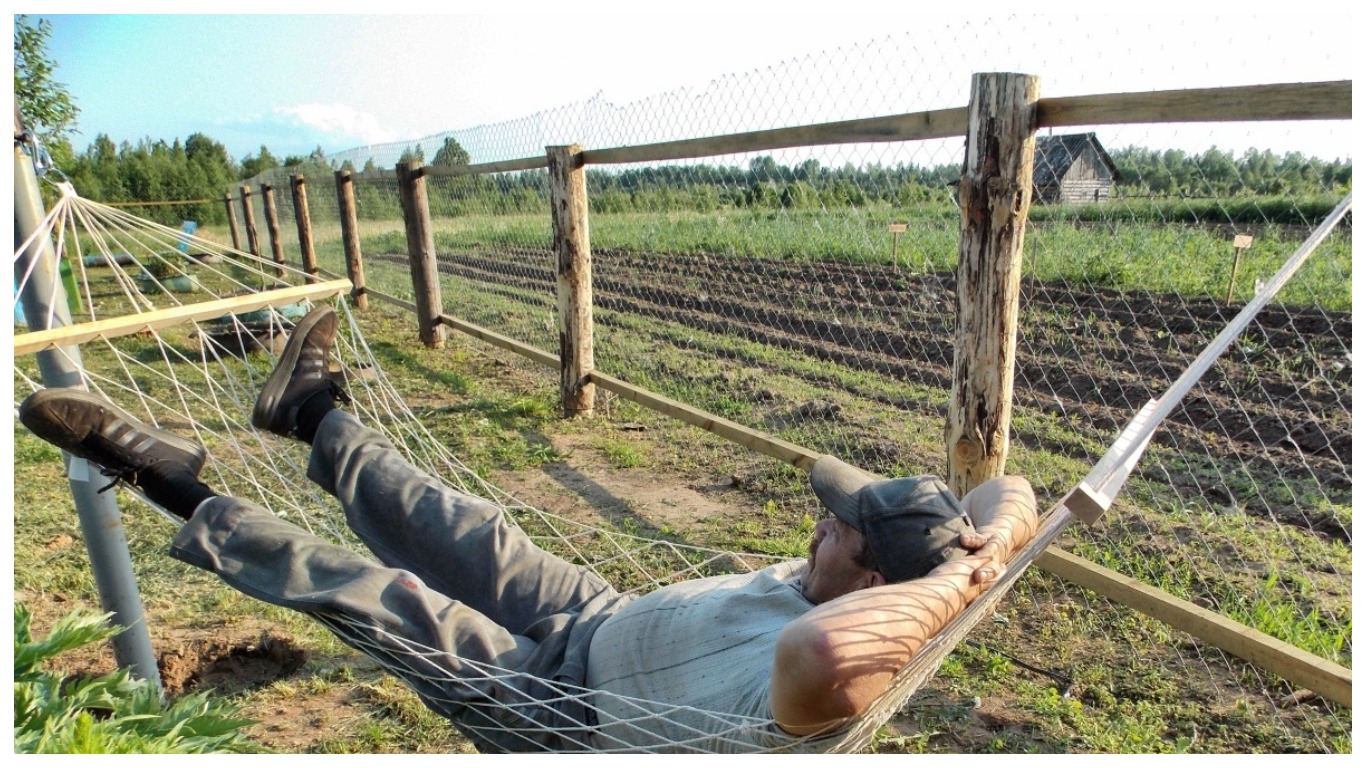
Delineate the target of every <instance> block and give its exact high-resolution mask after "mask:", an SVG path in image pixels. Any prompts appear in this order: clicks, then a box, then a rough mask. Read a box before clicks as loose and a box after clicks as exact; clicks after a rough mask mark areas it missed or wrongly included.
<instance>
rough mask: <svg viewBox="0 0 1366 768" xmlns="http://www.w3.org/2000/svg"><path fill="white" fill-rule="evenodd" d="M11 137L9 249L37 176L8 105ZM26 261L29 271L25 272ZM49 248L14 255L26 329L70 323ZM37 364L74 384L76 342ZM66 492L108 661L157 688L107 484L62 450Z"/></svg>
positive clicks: (35, 219)
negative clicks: (107, 616)
mask: <svg viewBox="0 0 1366 768" xmlns="http://www.w3.org/2000/svg"><path fill="white" fill-rule="evenodd" d="M14 117H15V121H14V122H15V126H14V128H15V130H14V135H15V142H14V247H15V248H16V249H17V248H18V247H19V246H20V245H22V244H23V243H24V242H25V241H26V240H28V238H29V237H31V236H32V235H33V233H34V232H36V231H38V228H39V226H40V225H41V224H42V220H43V217H44V215H45V212H44V209H43V199H42V196H41V194H40V192H39V188H38V177H37V175H36V173H35V171H34V168H33V159H32V158H31V157H30V156H29V154H28V151H26V150H27V148H28V147H29V146H31V145H29V144H28V143H27V142H23V141H20V137H21V136H23V135H24V132H23V130H22V123H21V122H20V119H19V114H18V112H17V110H16V112H15V116H14ZM30 264H32V271H31V272H29V268H30ZM57 270H58V266H57V254H56V253H55V252H54V251H53V248H52V241H51V240H50V239H49V238H47V237H40V238H36V239H35V240H34V242H33V244H31V245H30V246H29V247H28V248H27V249H25V251H24V253H23V254H21V255H20V257H19V258H17V259H15V262H14V274H15V278H16V280H18V279H19V278H21V277H22V276H23V275H24V274H25V273H28V274H29V278H28V280H27V281H26V282H25V284H24V289H23V292H22V293H21V295H20V296H21V299H22V301H23V304H24V316H25V319H26V320H27V322H28V327H29V330H31V331H40V330H46V329H47V327H48V320H49V318H51V322H52V325H53V326H54V327H61V326H66V325H71V313H70V310H68V309H67V304H66V291H65V290H64V289H63V287H62V283H61V280H60V279H59V277H58V274H57ZM36 354H37V359H38V369H39V371H40V373H41V374H42V378H43V384H44V385H45V386H48V387H80V386H82V382H81V374H80V361H81V359H80V349H79V348H78V347H76V346H70V347H64V348H62V349H60V350H48V351H44V352H38V353H36ZM63 459H64V460H65V462H66V469H67V478H68V481H69V483H70V485H71V495H72V497H73V498H74V499H75V502H76V514H77V517H78V518H79V520H80V525H81V533H82V534H83V536H84V538H85V548H86V552H87V553H88V554H89V556H90V567H91V570H92V571H93V573H94V576H95V585H96V587H97V588H98V589H99V593H100V605H102V606H103V608H104V610H106V611H109V612H112V613H113V614H114V618H113V621H114V622H115V623H117V624H118V625H119V626H122V627H125V629H124V631H123V632H120V633H119V634H117V635H115V636H114V638H113V640H112V641H111V642H112V644H113V646H114V660H115V662H116V663H117V664H118V665H119V666H120V667H131V668H132V670H133V673H134V674H135V675H137V676H138V677H141V678H144V679H146V680H151V681H152V682H154V683H155V684H156V685H157V688H158V689H160V687H161V676H160V674H159V673H158V672H157V662H156V654H155V653H154V652H153V651H152V639H151V635H150V634H149V633H148V631H147V620H146V617H145V616H144V615H143V612H142V597H141V596H140V595H139V594H138V588H137V580H136V577H135V576H134V575H133V561H132V558H131V557H130V556H129V554H128V539H127V537H126V536H125V535H124V530H123V521H122V519H121V517H120V515H119V507H118V503H117V501H116V500H115V498H114V492H113V490H112V489H111V490H109V491H108V492H105V493H99V489H100V488H102V487H103V486H104V485H106V484H107V482H108V481H107V480H106V479H105V477H104V476H103V475H100V474H99V473H98V472H97V471H94V470H93V468H92V467H91V465H90V464H89V463H88V462H86V461H85V460H84V459H79V458H76V457H74V456H70V455H67V454H63Z"/></svg>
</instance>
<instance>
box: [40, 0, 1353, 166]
mask: <svg viewBox="0 0 1366 768" xmlns="http://www.w3.org/2000/svg"><path fill="white" fill-rule="evenodd" d="M49 5H51V6H53V7H55V8H58V9H61V10H67V9H68V8H69V9H71V10H79V8H80V7H81V6H87V7H95V4H92V3H59V4H49ZM142 5H148V4H142ZM401 5H402V4H400V5H399V6H389V7H401ZM62 6H67V8H62ZM73 6H74V7H73ZM257 6H262V4H260V3H247V6H246V7H247V8H248V9H255V8H256V7H257ZM1165 6H1166V4H1164V3H1149V4H1145V5H1144V7H1145V8H1150V9H1155V10H1156V9H1160V8H1163V7H1165ZM1216 6H1217V4H1215V5H1206V6H1202V8H1212V7H1216ZM1313 6H1314V4H1313V3H1308V4H1305V3H1301V4H1298V5H1297V8H1298V10H1299V12H1298V13H1297V14H1296V15H1294V16H1284V17H1278V18H1248V17H1246V16H1224V17H1217V16H1200V17H1184V16H1180V15H1176V14H1170V13H1155V14H1154V13H1150V14H1147V15H1138V14H1136V15H1130V16H1098V15H1093V16H1086V17H1082V18H1081V19H1079V20H1078V19H1076V18H1074V17H1070V16H1055V17H1026V18H1019V19H1013V20H1012V19H1008V18H1007V17H1005V16H1001V17H999V21H998V20H997V18H996V17H992V18H990V19H987V18H985V17H984V15H983V14H977V15H976V16H973V17H969V16H962V15H960V16H956V17H955V16H948V15H943V16H926V15H924V14H918V15H908V14H904V13H902V14H896V13H888V12H885V11H881V10H879V8H878V6H877V5H876V4H863V3H858V2H852V3H842V4H841V6H840V7H841V8H842V9H843V12H840V13H833V12H827V13H824V14H821V15H814V14H805V13H792V12H782V13H773V12H768V13H763V14H754V15H745V14H736V13H733V12H726V11H725V9H727V8H729V7H740V8H744V9H746V10H752V9H758V10H766V9H765V6H764V5H763V4H754V5H739V6H736V5H735V4H734V3H732V4H724V3H711V2H707V1H706V0H698V2H696V3H694V4H691V5H689V8H690V9H692V12H690V13H688V14H674V15H669V14H663V15H652V14H640V13H629V14H622V13H610V11H613V7H612V5H611V4H602V5H601V6H598V5H595V4H592V3H590V4H589V5H588V6H587V7H588V8H589V9H590V10H599V11H601V12H599V13H586V14H581V15H576V16H567V15H556V14H555V13H553V12H551V13H550V14H549V15H546V14H545V13H533V11H534V10H536V8H537V7H539V4H527V5H526V6H525V7H523V6H518V5H516V4H513V5H500V6H499V7H500V8H512V9H514V10H516V9H520V10H521V11H522V12H521V13H511V12H509V13H502V14H499V15H485V16H479V15H469V14H457V13H451V14H446V15H440V16H418V15H391V16H368V15H354V14H347V15H340V16H318V15H314V16H269V15H251V14H242V15H232V16H217V15H198V14H195V15H181V16H164V15H145V14H144V15H65V14H60V15H53V14H45V13H35V14H32V15H35V16H41V17H43V18H47V19H49V20H50V21H52V22H53V26H54V31H53V36H52V39H51V42H50V53H51V55H52V57H53V58H54V59H56V60H57V61H58V63H59V68H58V71H57V79H58V80H59V81H61V82H63V83H64V84H66V86H67V88H68V89H69V91H70V92H71V93H72V95H73V96H74V97H75V99H76V102H77V105H78V106H79V107H80V109H81V115H80V118H79V125H78V127H79V129H80V131H81V133H80V134H79V135H78V136H77V137H76V140H75V144H76V147H77V149H78V150H79V149H83V148H84V147H85V146H86V145H87V144H88V143H89V142H90V141H92V140H93V139H94V137H95V136H96V135H97V134H99V133H105V134H108V135H109V136H111V137H112V138H113V139H114V140H115V141H116V142H122V141H137V140H138V139H140V138H146V137H151V138H157V139H167V140H170V139H173V138H180V139H183V138H184V137H186V136H188V135H189V134H191V133H194V132H203V133H206V134H208V135H209V136H211V137H213V138H214V139H217V140H218V141H220V142H222V143H224V144H225V145H226V146H227V147H228V150H229V153H230V154H232V155H233V156H234V157H235V158H238V159H241V158H242V157H243V156H245V155H247V154H249V153H254V152H255V151H256V150H257V148H259V147H260V146H261V145H262V144H265V145H267V146H268V147H269V148H270V149H271V151H272V152H273V153H274V154H275V155H276V156H277V157H283V156H285V155H288V154H306V153H307V152H309V151H311V150H312V149H313V148H314V147H317V146H321V147H322V148H323V149H324V151H325V152H327V153H329V154H331V153H333V152H337V151H341V150H345V149H349V148H352V147H356V146H361V145H367V144H376V143H384V142H391V141H398V140H407V139H416V138H419V137H422V136H428V135H430V134H433V133H437V132H440V131H444V130H453V129H460V128H468V127H471V126H476V125H482V124H488V123H496V122H499V121H503V120H508V119H512V118H517V117H522V116H525V115H529V114H532V113H534V112H537V111H540V110H545V109H550V108H553V107H557V106H561V105H565V104H569V103H571V102H578V101H583V100H585V99H588V98H591V97H593V96H594V95H597V94H601V95H602V96H603V97H605V98H607V99H609V100H610V101H612V102H613V103H616V104H623V103H628V102H631V101H633V100H637V99H643V98H645V97H648V96H650V95H653V94H659V93H662V92H665V91H669V90H672V89H676V88H679V87H683V86H704V85H705V84H706V83H708V82H709V81H712V80H714V79H715V78H718V77H721V76H725V75H730V74H735V73H743V72H749V71H753V70H759V69H762V68H764V67H767V66H770V65H774V64H778V63H780V62H783V61H787V60H791V59H794V58H799V57H803V56H808V55H812V54H821V53H823V52H827V53H828V52H831V51H835V50H837V49H844V50H848V49H850V48H851V47H853V46H857V45H858V44H867V43H868V42H869V41H871V40H874V39H886V38H888V37H889V36H892V37H896V38H897V39H899V40H910V41H913V45H912V46H910V47H913V48H916V49H917V50H915V51H910V52H909V53H913V54H919V55H923V53H924V51H930V52H931V55H930V56H929V57H928V58H926V59H924V60H923V61H919V62H917V63H916V64H915V66H923V67H928V68H930V69H933V68H936V67H941V66H942V67H949V68H953V67H957V68H964V67H965V69H963V71H965V72H966V71H972V70H976V71H986V70H989V69H1010V70H1014V71H1033V72H1036V73H1038V74H1041V75H1042V76H1043V77H1044V78H1045V80H1044V82H1045V95H1070V94H1077V93H1105V92H1114V91H1122V90H1145V89H1158V88H1186V87H1204V86H1212V85H1239V84H1250V83H1257V82H1295V81H1307V80H1340V79H1350V78H1351V77H1352V69H1353V67H1352V61H1353V55H1352V50H1353V47H1354V46H1355V45H1357V44H1358V39H1357V38H1356V36H1355V30H1354V28H1353V27H1354V25H1353V24H1351V23H1350V20H1349V19H1348V17H1345V16H1339V17H1333V16H1325V15H1322V14H1317V13H1312V12H1306V10H1309V11H1312V10H1313ZM98 7H119V6H118V5H117V4H116V5H115V6H98ZM148 7H150V8H153V9H155V7H156V5H155V4H153V5H149V6H148ZM264 7H267V8H278V7H282V6H280V5H274V6H264ZM329 7H332V6H329ZM372 7H373V6H372ZM450 7H452V8H456V9H460V8H462V7H465V6H462V5H460V4H458V3H457V4H455V5H452V6H450ZM548 7H549V8H551V9H555V8H563V6H548ZM661 7H667V6H661ZM774 7H779V6H776V5H775V6H774ZM787 7H792V6H791V5H790V4H789V6H787ZM899 7H901V8H903V9H904V8H905V7H906V6H905V5H902V6H899ZM974 7H979V6H974ZM1177 7H1180V6H1177ZM132 8H133V10H142V9H141V8H138V7H137V6H136V5H135V6H132ZM983 25H986V27H987V28H990V29H991V30H992V31H1003V30H1004V31H1007V32H1008V33H1009V34H1011V35H1019V36H1020V39H1024V40H1027V41H1029V43H1028V44H1027V45H1025V46H1024V47H1022V48H1021V47H1016V48H1015V49H1013V50H1011V51H1002V50H999V49H1000V48H1001V46H999V45H996V44H993V43H991V42H990V41H987V40H983V39H982V36H981V34H980V30H982V29H983ZM567 34H568V35H569V37H566V35H567ZM920 35H923V37H919V36H920ZM1273 35H1274V37H1273ZM955 36H961V38H962V39H955ZM921 40H923V43H922V42H920V41H921ZM566 41H568V42H566ZM922 44H923V46H924V48H923V49H921V48H920V46H921V45H922ZM945 51H953V52H954V53H955V54H956V55H957V58H958V60H956V61H949V60H947V59H948V58H951V57H948V56H945ZM551 52H555V53H554V54H552V53H551ZM571 57H572V61H574V62H575V63H574V66H573V67H572V68H571V67H569V66H567V65H566V64H565V61H567V60H571ZM935 74H936V73H935V72H933V71H926V72H925V77H926V78H927V79H932V78H933V77H935ZM954 77H955V78H956V79H964V80H965V78H958V77H957V75H955V76H954ZM958 100H961V99H957V98H956V97H953V96H948V97H946V101H945V103H942V104H935V105H931V106H934V107H948V106H961V104H960V103H951V102H952V101H958ZM870 110H871V111H870V112H869V114H867V115H865V116H874V115H875V114H888V113H893V112H899V111H909V110H906V109H894V108H891V107H888V108H885V109H882V108H880V107H879V105H870ZM1318 128H1319V126H1316V127H1314V130H1309V131H1302V130H1298V129H1297V130H1296V132H1295V134H1294V135H1295V138H1294V139H1293V140H1292V139H1284V134H1285V131H1284V130H1282V131H1281V132H1280V134H1275V133H1273V134H1271V135H1269V137H1267V138H1262V137H1261V136H1260V135H1243V134H1238V135H1232V136H1230V137H1229V138H1228V139H1227V143H1229V144H1234V145H1236V144H1243V145H1255V146H1259V147H1264V148H1271V149H1274V150H1276V151H1287V150H1288V149H1292V148H1301V149H1303V150H1304V151H1307V152H1310V153H1312V154H1320V155H1323V156H1346V155H1349V154H1350V153H1351V145H1350V141H1349V139H1348V138H1347V129H1346V128H1345V127H1344V126H1341V125H1339V126H1337V127H1336V128H1334V129H1332V130H1329V131H1328V135H1324V134H1323V131H1321V130H1318ZM1244 133H1245V134H1246V133H1247V132H1246V130H1245V131H1244ZM1209 135H1210V134H1209V130H1208V129H1205V130H1204V131H1203V133H1202V134H1201V139H1200V140H1206V141H1207V137H1208V136H1209ZM1283 139H1284V140H1283ZM1295 142H1299V143H1301V144H1303V145H1304V146H1302V147H1299V146H1291V144H1294V143H1295ZM1221 144H1222V142H1221ZM1278 144H1279V145H1280V146H1277V145H1278ZM1229 148H1231V149H1240V148H1245V146H1244V147H1232V146H1231V147H1229Z"/></svg>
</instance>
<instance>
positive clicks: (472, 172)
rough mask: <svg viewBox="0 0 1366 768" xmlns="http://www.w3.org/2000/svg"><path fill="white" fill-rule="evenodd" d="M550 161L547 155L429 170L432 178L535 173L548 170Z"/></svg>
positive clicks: (438, 166) (435, 166) (444, 166)
mask: <svg viewBox="0 0 1366 768" xmlns="http://www.w3.org/2000/svg"><path fill="white" fill-rule="evenodd" d="M549 165H550V160H549V159H548V158H546V156H545V155H541V156H539V157H524V158H522V159H520V160H499V161H497V162H493V163H475V164H474V165H433V166H429V167H428V168H427V172H428V173H429V174H431V175H432V176H477V175H479V174H484V173H507V172H509V171H534V170H536V169H537V168H547V167H549Z"/></svg>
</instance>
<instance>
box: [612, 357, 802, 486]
mask: <svg viewBox="0 0 1366 768" xmlns="http://www.w3.org/2000/svg"><path fill="white" fill-rule="evenodd" d="M589 378H591V379H592V380H593V383H595V384H597V385H598V386H600V387H602V388H603V389H605V390H607V391H609V392H615V393H616V394H618V395H620V396H622V397H624V398H626V399H627V400H630V401H631V402H634V403H638V404H640V405H643V406H645V407H646V408H649V409H650V410H653V411H658V412H659V413H662V414H664V415H666V416H670V417H673V418H675V419H678V420H679V421H682V422H686V423H688V424H691V425H693V426H695V427H701V428H702V429H705V430H707V431H708V432H711V433H712V434H714V435H718V436H720V437H724V438H725V439H727V440H729V441H731V442H733V443H738V444H740V445H743V446H745V447H747V448H749V449H751V450H753V451H757V452H758V453H762V454H764V455H765V456H771V457H773V458H775V459H778V460H780V461H785V462H787V463H788V464H791V465H793V466H795V467H797V468H799V469H804V470H806V471H808V472H809V471H811V466H812V465H813V464H815V463H816V459H819V458H820V457H821V455H822V454H820V453H817V452H815V451H812V450H810V449H808V448H805V447H803V446H800V445H797V444H795V443H789V442H787V441H786V440H780V439H778V438H776V437H773V436H772V435H768V434H765V433H763V432H759V431H758V430H754V429H750V428H749V427H746V426H744V425H743V424H737V423H735V422H733V421H731V420H729V419H724V418H722V417H720V416H716V415H714V414H710V413H707V412H706V411H703V410H700V409H697V408H694V407H692V406H690V405H684V404H683V403H680V402H678V401H677V400H671V399H669V398H667V397H664V396H663V395H659V394H655V393H654V392H651V391H649V390H646V389H641V388H640V387H637V386H634V385H632V384H628V383H626V382H625V381H622V380H621V379H618V378H616V377H613V376H608V375H607V374H605V373H602V372H601V371H593V372H592V373H591V374H589Z"/></svg>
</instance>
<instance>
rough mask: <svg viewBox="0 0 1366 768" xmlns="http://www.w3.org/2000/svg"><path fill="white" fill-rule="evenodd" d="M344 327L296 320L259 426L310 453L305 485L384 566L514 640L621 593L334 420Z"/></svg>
mask: <svg viewBox="0 0 1366 768" xmlns="http://www.w3.org/2000/svg"><path fill="white" fill-rule="evenodd" d="M337 323H338V321H337V317H336V314H335V312H333V311H332V310H331V309H330V308H328V307H320V308H318V309H315V310H313V311H312V312H310V313H309V314H308V315H307V316H305V317H304V318H303V319H302V320H300V321H299V323H298V325H297V327H296V328H295V331H294V333H293V334H292V335H291V336H290V339H289V342H288V344H286V346H285V349H284V351H283V352H282V353H281V355H280V362H279V363H278V364H277V366H276V368H275V370H274V371H273V372H272V373H271V375H270V376H269V377H268V378H267V379H266V382H265V384H264V385H263V386H262V390H261V396H260V399H259V400H258V401H257V404H256V408H255V410H254V412H253V416H252V423H253V424H254V425H255V426H257V427H259V428H262V429H267V430H269V431H271V432H274V433H276V434H278V435H282V436H286V437H296V438H299V439H302V440H304V441H305V442H309V443H311V444H312V445H313V453H312V456H311V457H310V461H309V470H308V474H309V477H310V478H311V479H313V480H314V481H315V482H317V483H318V484H319V485H320V486H321V487H322V488H323V489H324V490H326V491H327V492H328V493H330V494H332V495H334V496H336V497H337V499H338V500H340V501H341V503H342V508H343V509H344V510H345V511H346V517H347V521H348V523H349V524H350V525H351V528H352V529H353V530H354V531H355V532H356V533H357V535H358V536H359V537H360V538H361V540H362V541H363V542H364V543H365V545H366V546H367V547H369V548H370V550H371V551H372V552H374V553H375V555H376V556H377V557H379V558H380V560H381V561H383V562H384V563H385V564H387V565H390V566H393V567H397V568H403V569H407V570H411V571H413V572H414V573H415V574H417V575H418V576H419V577H420V578H421V579H422V580H423V581H424V582H426V583H427V584H428V585H429V586H431V587H432V588H433V589H436V590H438V591H440V592H442V593H444V594H446V595H448V596H450V597H452V598H455V599H457V600H459V601H461V602H462V603H465V604H467V605H469V606H470V607H471V608H474V609H475V610H477V611H479V612H480V613H482V614H484V615H486V616H488V617H490V618H492V619H493V620H494V621H497V622H498V623H499V624H501V625H503V626H504V627H507V628H508V629H509V630H511V631H512V632H514V633H532V634H533V635H538V634H540V633H539V632H537V629H536V628H537V625H538V623H539V622H542V621H544V620H546V619H549V618H551V617H554V616H556V615H558V614H560V613H562V612H565V611H571V610H575V609H576V608H578V607H580V606H582V605H584V604H585V603H586V602H587V601H589V600H590V599H593V598H595V597H601V596H604V595H615V592H614V591H613V590H612V588H611V586H610V585H608V584H607V583H606V582H605V581H604V580H603V579H601V578H599V577H598V576H597V575H595V574H593V573H592V572H591V571H588V570H587V569H584V568H581V567H578V566H574V565H571V564H569V563H566V562H565V561H563V560H561V559H559V558H557V557H554V556H553V555H550V554H549V553H547V552H545V551H544V550H542V549H540V548H539V547H537V546H536V545H535V544H533V543H532V542H531V541H530V540H529V539H528V538H527V537H526V536H525V535H524V534H523V533H522V532H521V531H519V530H517V529H516V528H514V527H512V526H510V525H508V524H507V523H506V522H505V520H504V518H503V513H502V510H500V509H499V508H498V507H496V506H495V505H493V504H490V503H489V502H487V501H485V500H483V499H479V498H477V497H474V496H468V495H465V494H461V493H459V492H457V491H455V490H453V489H451V488H450V487H448V486H446V485H445V484H444V483H442V482H441V481H439V480H437V479H436V478H433V477H431V476H429V475H427V474H426V473H424V472H422V471H420V470H418V469H417V468H416V467H413V466H412V465H411V464H410V463H408V461H407V460H406V459H405V458H404V457H403V456H402V455H401V454H400V453H399V452H398V451H397V450H395V449H394V447H393V445H391V444H390V443H389V441H388V440H386V439H385V438H384V437H383V436H382V435H381V434H380V433H379V432H377V431H375V430H372V429H369V428H367V427H365V426H363V425H362V424H361V423H360V422H359V420H357V419H356V418H355V417H353V416H351V415H350V414H346V413H342V412H339V411H337V410H336V409H335V407H334V406H335V401H336V400H337V399H338V397H339V389H338V387H337V385H336V384H335V383H334V382H332V380H331V379H330V378H329V377H328V376H327V375H326V370H327V361H328V356H329V354H330V351H331V348H332V343H333V339H334V337H335V334H336V329H337ZM540 629H541V630H542V631H545V629H546V628H545V627H541V628H540Z"/></svg>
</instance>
